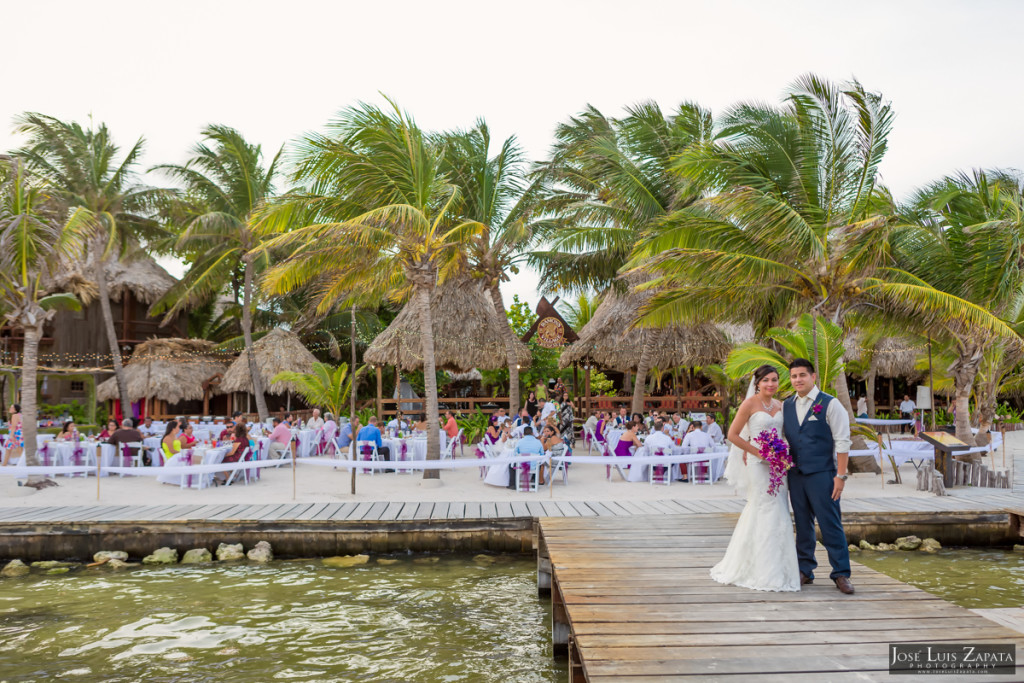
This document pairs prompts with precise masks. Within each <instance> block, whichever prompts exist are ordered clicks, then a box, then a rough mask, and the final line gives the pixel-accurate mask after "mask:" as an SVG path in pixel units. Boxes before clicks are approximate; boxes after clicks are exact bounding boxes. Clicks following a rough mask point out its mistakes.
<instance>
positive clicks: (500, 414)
mask: <svg viewBox="0 0 1024 683" xmlns="http://www.w3.org/2000/svg"><path fill="white" fill-rule="evenodd" d="M507 413H508V411H507V410H505V409H504V408H498V412H496V413H495V414H494V417H495V418H496V419H497V420H498V424H501V423H502V422H504V421H505V419H506V418H507V417H508V415H507Z"/></svg>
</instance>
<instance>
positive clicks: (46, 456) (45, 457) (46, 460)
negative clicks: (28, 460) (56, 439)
mask: <svg viewBox="0 0 1024 683" xmlns="http://www.w3.org/2000/svg"><path fill="white" fill-rule="evenodd" d="M39 456H40V462H42V464H43V467H49V466H50V465H52V464H53V454H52V453H51V452H50V442H49V441H44V442H43V445H42V446H40V447H39Z"/></svg>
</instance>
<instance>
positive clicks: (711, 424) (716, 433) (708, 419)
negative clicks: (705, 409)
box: [704, 413, 725, 443]
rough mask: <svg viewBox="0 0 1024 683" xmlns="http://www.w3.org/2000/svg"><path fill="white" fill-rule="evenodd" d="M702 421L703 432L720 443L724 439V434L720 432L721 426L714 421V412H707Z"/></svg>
mask: <svg viewBox="0 0 1024 683" xmlns="http://www.w3.org/2000/svg"><path fill="white" fill-rule="evenodd" d="M704 422H705V425H704V433H705V434H707V435H708V436H710V437H711V440H712V441H714V442H715V443H722V441H724V440H725V435H724V434H722V427H721V426H720V425H719V424H718V423H717V422H715V414H714V413H708V414H707V415H706V416H704Z"/></svg>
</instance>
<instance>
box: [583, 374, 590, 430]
mask: <svg viewBox="0 0 1024 683" xmlns="http://www.w3.org/2000/svg"><path fill="white" fill-rule="evenodd" d="M583 392H584V399H583V406H584V407H583V419H584V420H588V419H590V365H587V367H586V371H585V372H584V374H583Z"/></svg>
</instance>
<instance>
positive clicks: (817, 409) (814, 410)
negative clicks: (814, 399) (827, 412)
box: [811, 403, 821, 415]
mask: <svg viewBox="0 0 1024 683" xmlns="http://www.w3.org/2000/svg"><path fill="white" fill-rule="evenodd" d="M811 412H812V413H814V414H815V415H817V414H818V413H820V412H821V404H820V403H815V404H814V407H813V408H811Z"/></svg>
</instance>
